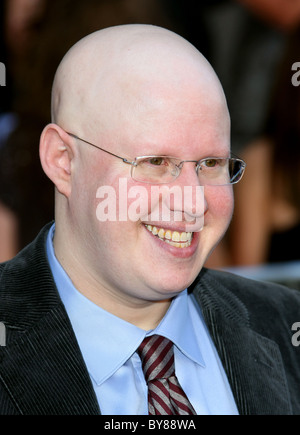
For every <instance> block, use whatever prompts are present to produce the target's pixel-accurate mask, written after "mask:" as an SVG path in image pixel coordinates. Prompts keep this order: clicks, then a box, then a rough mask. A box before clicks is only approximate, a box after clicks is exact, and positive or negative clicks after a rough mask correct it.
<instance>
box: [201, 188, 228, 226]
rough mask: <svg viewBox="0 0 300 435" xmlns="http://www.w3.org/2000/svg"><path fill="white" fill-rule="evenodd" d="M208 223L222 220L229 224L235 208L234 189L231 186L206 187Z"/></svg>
mask: <svg viewBox="0 0 300 435" xmlns="http://www.w3.org/2000/svg"><path fill="white" fill-rule="evenodd" d="M204 194H205V199H206V202H207V219H208V220H209V222H208V223H212V222H222V223H223V224H224V225H226V224H227V225H229V223H230V221H231V219H232V214H233V208H234V198H233V189H232V187H231V186H220V187H217V186H209V187H206V188H205V193H204Z"/></svg>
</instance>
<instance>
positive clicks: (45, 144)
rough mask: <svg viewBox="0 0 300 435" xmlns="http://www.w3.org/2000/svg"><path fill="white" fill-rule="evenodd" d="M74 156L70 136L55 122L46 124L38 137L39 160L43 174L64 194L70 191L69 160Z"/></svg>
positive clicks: (66, 194)
mask: <svg viewBox="0 0 300 435" xmlns="http://www.w3.org/2000/svg"><path fill="white" fill-rule="evenodd" d="M73 156H74V153H73V149H72V141H71V140H70V136H69V135H68V133H66V132H65V131H64V130H63V129H62V128H61V127H59V126H58V125H56V124H48V125H47V126H46V127H45V128H44V130H43V132H42V134H41V139H40V160H41V164H42V167H43V170H44V172H45V174H46V175H47V176H48V177H49V178H50V180H51V181H52V182H53V183H54V184H55V186H56V188H57V190H58V191H59V192H60V193H61V194H62V195H64V196H66V197H69V195H70V193H71V162H72V158H73Z"/></svg>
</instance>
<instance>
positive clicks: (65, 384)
mask: <svg viewBox="0 0 300 435" xmlns="http://www.w3.org/2000/svg"><path fill="white" fill-rule="evenodd" d="M8 333H9V328H8ZM0 361H1V363H0V380H1V381H2V382H3V384H4V385H5V386H6V389H7V390H8V391H9V394H10V396H11V397H12V399H13V401H14V404H15V406H16V407H17V409H18V412H19V413H20V414H22V415H74V414H76V415H97V414H100V411H99V408H98V404H97V400H96V397H95V393H94V390H93V387H92V384H91V381H90V379H89V375H88V373H87V370H86V367H85V364H84V361H83V359H82V357H81V353H80V350H79V348H78V345H77V342H76V339H75V336H74V334H73V331H72V329H71V326H70V325H69V320H68V318H67V316H66V314H65V312H64V309H63V307H57V308H56V309H54V310H52V311H51V312H50V313H48V314H47V315H46V316H44V317H43V319H42V320H41V321H40V322H39V324H38V325H36V326H35V327H34V328H33V329H32V330H31V331H30V332H28V333H24V334H20V338H19V339H18V340H16V341H15V342H14V343H12V344H10V345H8V346H6V347H2V348H1V349H0Z"/></svg>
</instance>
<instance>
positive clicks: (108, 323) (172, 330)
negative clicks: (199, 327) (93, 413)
mask: <svg viewBox="0 0 300 435" xmlns="http://www.w3.org/2000/svg"><path fill="white" fill-rule="evenodd" d="M54 231H55V225H53V226H52V227H51V229H50V231H49V234H48V238H47V255H48V261H49V264H50V268H51V271H52V274H53V277H54V280H55V283H56V286H57V289H58V292H59V294H60V297H61V299H62V302H63V304H64V306H65V308H66V311H67V313H68V316H69V318H70V321H71V324H72V327H73V329H74V332H75V335H76V338H77V341H78V344H79V347H80V349H81V352H82V355H83V358H84V360H85V363H86V366H87V369H88V371H89V373H90V375H91V376H92V377H93V379H94V380H95V382H96V383H97V384H98V385H99V384H101V383H103V382H104V381H105V380H106V379H108V378H109V377H110V376H112V375H113V373H115V371H116V370H118V369H119V368H120V367H121V366H122V365H123V364H124V363H125V362H126V361H127V360H128V359H129V358H130V357H131V356H132V355H133V354H134V352H135V351H136V349H137V348H138V346H139V345H140V343H141V342H142V341H143V339H144V338H145V336H146V335H153V334H159V335H163V336H164V337H167V338H169V339H170V340H172V341H173V343H174V344H175V346H176V347H177V348H178V349H179V350H180V351H181V352H182V353H183V354H184V355H185V356H187V357H188V358H190V359H192V360H193V361H195V362H196V363H198V364H200V365H202V366H204V365H205V364H204V361H203V358H202V355H201V351H200V349H199V347H198V346H195V342H196V341H197V340H196V335H195V331H194V327H193V324H192V321H191V316H190V315H189V303H188V294H187V290H185V291H183V292H182V293H180V294H179V295H178V296H177V297H176V298H174V300H173V301H172V303H171V305H170V308H169V310H168V311H167V313H166V315H165V316H164V318H163V319H162V321H161V322H160V324H159V325H158V326H157V327H156V328H155V329H154V330H151V331H144V330H142V329H140V328H138V327H136V326H134V325H132V324H131V323H128V322H126V321H125V320H122V319H120V318H119V317H116V316H114V315H113V314H111V313H109V312H107V311H105V310H103V309H102V308H101V307H99V306H97V305H96V304H94V303H93V302H91V301H90V300H89V299H87V298H86V297H85V296H84V295H83V294H81V293H80V292H79V291H78V290H77V289H76V288H75V287H74V285H73V283H72V281H71V279H70V278H69V276H68V275H67V273H66V272H65V270H64V269H63V268H62V266H61V265H60V263H59V262H58V260H57V258H56V256H55V253H54V248H53V243H52V239H53V234H54Z"/></svg>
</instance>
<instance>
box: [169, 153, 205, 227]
mask: <svg viewBox="0 0 300 435" xmlns="http://www.w3.org/2000/svg"><path fill="white" fill-rule="evenodd" d="M184 163H185V164H184ZM180 166H181V168H182V169H181V173H180V175H179V177H178V178H177V179H176V180H174V186H175V185H176V187H177V188H179V189H180V191H181V193H182V200H178V196H176V197H174V201H173V203H171V204H170V206H171V209H172V211H173V212H174V214H175V216H176V214H177V215H178V216H179V215H180V216H181V218H182V219H183V220H184V221H185V223H186V226H187V231H192V232H193V231H194V232H195V231H200V230H201V229H202V228H203V226H204V215H205V212H206V211H207V207H208V206H207V201H206V198H205V192H204V186H201V185H200V181H199V178H198V175H197V172H196V166H197V161H195V160H187V161H184V162H181V163H180ZM176 198H177V200H176Z"/></svg>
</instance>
